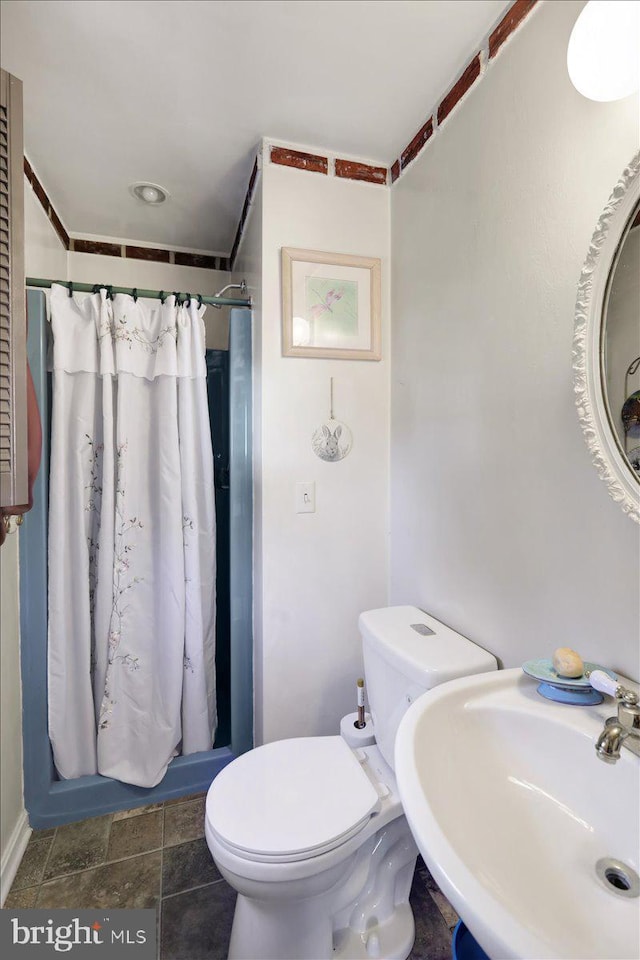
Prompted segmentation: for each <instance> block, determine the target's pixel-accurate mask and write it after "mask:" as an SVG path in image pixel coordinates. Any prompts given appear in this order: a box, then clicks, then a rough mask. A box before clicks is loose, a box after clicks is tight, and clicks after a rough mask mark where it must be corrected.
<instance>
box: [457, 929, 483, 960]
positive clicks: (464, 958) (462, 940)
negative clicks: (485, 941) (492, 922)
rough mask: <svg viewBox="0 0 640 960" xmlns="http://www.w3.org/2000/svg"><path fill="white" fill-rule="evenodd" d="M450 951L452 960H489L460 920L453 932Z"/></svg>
mask: <svg viewBox="0 0 640 960" xmlns="http://www.w3.org/2000/svg"><path fill="white" fill-rule="evenodd" d="M451 951H452V953H453V960H490V958H489V957H488V956H487V954H486V953H485V952H484V950H483V949H482V947H481V946H480V944H479V943H477V942H476V941H475V940H474V939H473V936H472V935H471V933H470V932H469V931H468V930H467V928H466V927H465V925H464V923H463V922H462V920H458V922H457V924H456V927H455V930H454V931H453V941H452V944H451Z"/></svg>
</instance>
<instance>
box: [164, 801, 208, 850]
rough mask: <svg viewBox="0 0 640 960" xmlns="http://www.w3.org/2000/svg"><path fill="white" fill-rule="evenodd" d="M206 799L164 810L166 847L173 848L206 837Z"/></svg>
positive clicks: (178, 804) (179, 804)
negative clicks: (178, 844)
mask: <svg viewBox="0 0 640 960" xmlns="http://www.w3.org/2000/svg"><path fill="white" fill-rule="evenodd" d="M205 803H206V797H204V796H203V797H201V798H200V799H199V800H190V801H189V802H188V803H177V804H175V806H170V807H165V810H164V845H165V847H171V846H173V845H174V844H176V843H184V842H185V841H186V840H197V839H198V837H204V810H205Z"/></svg>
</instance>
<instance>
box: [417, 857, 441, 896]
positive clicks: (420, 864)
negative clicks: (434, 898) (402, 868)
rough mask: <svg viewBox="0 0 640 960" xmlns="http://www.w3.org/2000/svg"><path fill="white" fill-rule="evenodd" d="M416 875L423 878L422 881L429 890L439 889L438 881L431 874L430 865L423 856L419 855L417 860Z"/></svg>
mask: <svg viewBox="0 0 640 960" xmlns="http://www.w3.org/2000/svg"><path fill="white" fill-rule="evenodd" d="M415 876H416V877H420V879H421V880H422V882H423V883H424V885H425V886H426V887H427V889H428V890H438V889H439V888H438V884H437V883H436V881H435V880H434V879H433V877H432V875H431V871H430V870H429V867H428V866H427V865H426V863H425V862H424V860H423V859H422V857H421V856H418V859H417V860H416V872H415Z"/></svg>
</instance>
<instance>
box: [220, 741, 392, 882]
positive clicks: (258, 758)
mask: <svg viewBox="0 0 640 960" xmlns="http://www.w3.org/2000/svg"><path fill="white" fill-rule="evenodd" d="M380 806H381V801H380V796H379V794H378V791H377V790H376V788H375V786H374V783H373V782H372V780H371V779H370V778H369V776H367V773H366V772H365V771H364V769H363V767H362V765H361V763H360V761H359V760H358V758H357V757H356V755H355V754H354V752H353V750H351V748H350V747H349V746H348V745H347V744H346V742H345V741H344V740H343V739H342V737H298V738H295V739H293V740H279V741H276V742H275V743H269V744H265V745H264V746H262V747H257V748H256V749H254V750H250V751H249V752H248V753H245V754H243V755H242V756H241V757H238V758H237V759H236V760H234V762H233V763H232V764H230V765H229V766H228V767H225V768H224V770H222V771H221V772H220V773H219V774H218V776H217V777H216V779H215V780H214V781H213V783H212V785H211V788H210V789H209V794H208V796H207V811H206V818H207V825H208V827H209V829H210V831H211V833H212V834H213V835H214V836H215V837H216V839H217V840H218V841H219V842H220V843H222V844H223V845H224V846H225V847H226V848H227V849H228V850H230V851H231V852H233V853H235V854H236V855H237V856H239V857H242V858H244V859H247V860H256V861H262V862H274V863H275V862H292V861H296V860H304V859H308V858H310V857H315V856H318V855H319V854H321V853H326V852H328V851H329V850H332V849H334V848H335V847H337V846H340V845H341V844H342V843H345V842H346V841H347V840H348V839H350V838H351V837H353V836H354V835H355V834H356V833H358V832H359V831H360V830H362V829H363V827H364V826H365V825H366V824H367V823H368V822H369V820H370V818H371V816H372V814H374V813H376V812H377V811H378V810H379V809H380Z"/></svg>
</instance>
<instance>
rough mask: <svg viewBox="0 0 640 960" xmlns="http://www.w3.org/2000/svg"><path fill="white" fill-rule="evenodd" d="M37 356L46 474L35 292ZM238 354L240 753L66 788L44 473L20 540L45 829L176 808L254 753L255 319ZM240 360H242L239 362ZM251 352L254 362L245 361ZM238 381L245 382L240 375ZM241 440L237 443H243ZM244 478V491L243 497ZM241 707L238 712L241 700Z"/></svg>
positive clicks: (234, 402) (33, 805) (234, 583)
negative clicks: (50, 612)
mask: <svg viewBox="0 0 640 960" xmlns="http://www.w3.org/2000/svg"><path fill="white" fill-rule="evenodd" d="M27 308H28V315H29V340H28V354H29V363H30V366H31V371H32V374H33V379H34V384H35V388H36V394H37V397H38V403H39V406H40V411H41V416H42V422H43V424H44V425H45V430H44V434H45V435H44V438H43V444H44V449H43V464H46V463H48V461H49V448H48V444H49V437H48V429H47V426H48V424H49V422H50V397H49V395H48V386H47V372H46V356H47V338H48V334H49V328H48V324H47V320H46V302H45V297H44V294H43V293H42V292H41V291H32V290H29V291H28V292H27ZM234 323H235V325H236V326H237V328H238V329H237V332H236V333H235V335H234V334H233V333H232V336H231V343H230V349H231V351H232V355H231V362H230V369H231V373H230V381H231V391H232V392H231V402H230V418H229V432H230V458H231V459H230V474H231V476H232V477H233V478H234V482H233V484H232V489H233V490H234V493H233V495H232V497H231V519H230V540H231V547H230V553H231V564H230V580H231V597H232V600H231V615H230V621H231V626H230V633H231V670H232V676H231V701H232V702H231V743H230V744H229V745H228V746H222V747H219V748H217V749H215V750H210V751H206V752H203V753H196V754H191V755H190V756H187V757H177V758H176V759H175V760H173V761H172V763H171V764H170V766H169V769H168V771H167V774H166V776H165V777H164V779H163V780H162V783H160V784H158V786H157V787H153V788H152V789H144V788H142V787H134V786H131V785H130V784H124V783H120V782H119V781H116V780H111V779H110V778H108V777H102V776H90V777H78V778H77V779H75V780H58V779H56V773H55V769H54V765H53V760H52V755H51V747H50V743H49V736H48V724H47V509H48V476H47V471H46V469H41V470H40V472H39V475H38V478H37V480H36V483H35V488H34V506H33V509H32V510H31V511H30V512H29V513H28V514H27V515H26V517H25V521H24V523H23V525H22V528H21V532H20V633H21V669H22V704H23V707H22V709H23V752H24V797H25V807H26V809H27V812H28V815H29V823H30V824H31V826H32V827H34V828H37V829H45V828H47V827H53V826H57V825H59V824H63V823H69V822H72V821H76V820H82V819H85V818H86V817H93V816H98V815H100V814H103V813H108V812H111V811H114V810H121V809H127V808H128V807H135V806H140V805H143V804H146V803H152V802H158V801H161V800H169V799H173V798H175V797H180V796H185V795H186V794H189V793H197V792H200V791H203V790H206V789H208V787H209V785H210V783H211V781H212V780H213V778H214V777H215V776H216V774H217V773H218V772H219V771H220V770H221V769H222V768H223V767H224V766H226V764H227V763H229V762H230V761H231V760H232V759H233V758H234V757H235V756H238V755H239V754H240V753H243V752H244V751H245V750H248V749H250V748H251V746H252V725H253V712H252V695H253V693H252V671H251V664H252V652H251V651H252V633H251V605H252V599H251V549H252V547H251V515H252V502H251V500H252V490H251V462H250V459H249V462H248V463H247V462H236V460H235V459H234V457H236V458H237V457H238V456H240V457H247V456H248V457H249V458H250V456H251V430H250V425H251V376H250V369H251V314H250V312H249V311H248V310H233V311H232V329H233V326H234ZM233 351H236V352H237V353H236V355H235V356H234V355H233ZM242 352H244V354H245V355H243V356H240V355H239V354H240V353H242ZM233 371H235V373H234V372H233ZM233 438H235V442H234V439H233ZM236 475H237V479H238V484H237V487H238V489H237V490H236V489H235V486H236V484H235V477H236ZM238 697H239V698H241V700H240V701H238V702H236V698H238Z"/></svg>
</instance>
